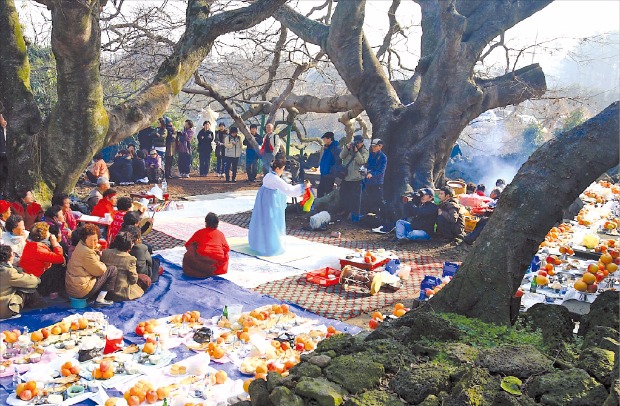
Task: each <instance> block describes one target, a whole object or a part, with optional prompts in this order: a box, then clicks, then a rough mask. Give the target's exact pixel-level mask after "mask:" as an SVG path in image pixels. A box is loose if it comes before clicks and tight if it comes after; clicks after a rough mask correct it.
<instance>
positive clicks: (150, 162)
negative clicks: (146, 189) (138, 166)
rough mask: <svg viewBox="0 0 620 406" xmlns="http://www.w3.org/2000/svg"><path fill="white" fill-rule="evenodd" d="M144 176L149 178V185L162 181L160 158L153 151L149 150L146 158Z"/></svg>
mask: <svg viewBox="0 0 620 406" xmlns="http://www.w3.org/2000/svg"><path fill="white" fill-rule="evenodd" d="M146 174H147V176H148V178H149V183H159V182H160V180H161V179H162V175H163V173H162V170H161V156H159V154H158V153H157V151H156V150H154V149H153V150H151V152H150V153H149V156H148V157H147V158H146Z"/></svg>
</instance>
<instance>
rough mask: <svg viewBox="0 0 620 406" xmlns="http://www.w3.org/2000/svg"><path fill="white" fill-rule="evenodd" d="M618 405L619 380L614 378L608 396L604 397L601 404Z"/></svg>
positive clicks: (619, 402) (619, 400) (605, 405)
mask: <svg viewBox="0 0 620 406" xmlns="http://www.w3.org/2000/svg"><path fill="white" fill-rule="evenodd" d="M618 405H620V380H619V379H616V380H615V381H614V384H613V385H612V386H611V390H610V391H609V396H607V399H605V403H603V406H618Z"/></svg>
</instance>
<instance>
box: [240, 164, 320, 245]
mask: <svg viewBox="0 0 620 406" xmlns="http://www.w3.org/2000/svg"><path fill="white" fill-rule="evenodd" d="M284 165H286V160H285V159H283V158H278V159H276V160H275V161H274V162H273V163H272V164H271V172H269V173H268V174H267V175H265V177H264V178H263V185H262V186H261V187H260V189H258V193H257V194H256V201H255V202H254V209H253V210H252V218H251V219H250V229H249V235H248V240H249V243H250V248H251V249H252V250H254V251H256V252H257V253H258V254H259V255H263V256H273V255H280V254H282V253H283V252H284V237H285V236H286V224H285V218H284V210H285V209H286V200H287V198H288V197H298V196H301V195H302V194H303V193H304V190H305V189H308V188H310V187H311V184H310V182H309V181H307V180H306V181H304V183H303V184H299V185H294V186H293V185H289V184H288V183H286V182H285V181H284V180H283V179H282V178H281V176H282V173H284Z"/></svg>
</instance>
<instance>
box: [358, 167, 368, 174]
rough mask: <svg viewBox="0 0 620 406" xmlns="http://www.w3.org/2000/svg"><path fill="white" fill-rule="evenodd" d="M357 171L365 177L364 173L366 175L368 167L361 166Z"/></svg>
mask: <svg viewBox="0 0 620 406" xmlns="http://www.w3.org/2000/svg"><path fill="white" fill-rule="evenodd" d="M359 173H360V175H362V176H363V177H366V175H368V169H366V168H365V167H363V166H361V167H360V169H359Z"/></svg>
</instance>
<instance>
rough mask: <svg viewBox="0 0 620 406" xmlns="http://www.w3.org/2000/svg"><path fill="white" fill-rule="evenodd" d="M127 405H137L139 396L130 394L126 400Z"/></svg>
mask: <svg viewBox="0 0 620 406" xmlns="http://www.w3.org/2000/svg"><path fill="white" fill-rule="evenodd" d="M127 404H128V405H129V406H138V405H139V404H140V398H139V397H137V396H130V397H129V399H128V400H127Z"/></svg>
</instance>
